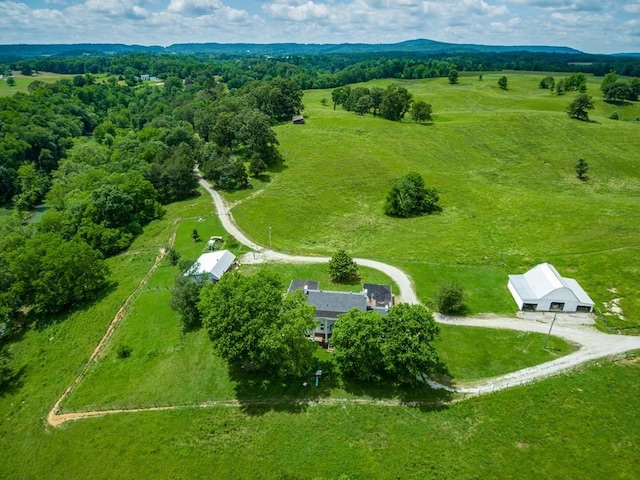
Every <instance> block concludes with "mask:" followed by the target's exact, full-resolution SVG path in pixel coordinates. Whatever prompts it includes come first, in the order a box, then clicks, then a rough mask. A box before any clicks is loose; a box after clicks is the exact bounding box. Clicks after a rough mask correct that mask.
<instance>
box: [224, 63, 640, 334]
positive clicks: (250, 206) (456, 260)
mask: <svg viewBox="0 0 640 480" xmlns="http://www.w3.org/2000/svg"><path fill="white" fill-rule="evenodd" d="M502 74H503V73H495V74H494V73H491V74H485V75H484V80H483V81H479V80H478V78H477V76H469V77H462V78H461V83H460V84H459V85H456V86H451V85H448V83H447V80H446V79H429V80H419V81H418V80H415V81H402V82H400V83H401V84H402V85H404V86H406V87H407V88H408V89H409V90H410V91H411V92H412V93H413V95H414V98H416V99H420V100H425V101H427V102H429V103H432V104H433V111H434V116H435V121H434V122H433V123H429V124H414V123H413V122H412V121H411V120H409V119H405V120H404V121H403V122H389V121H386V120H383V119H379V118H373V117H372V116H358V115H356V114H353V113H349V112H346V111H344V110H341V109H340V108H338V109H337V110H335V111H334V110H333V108H332V106H331V105H327V106H323V105H322V104H321V103H320V102H321V99H322V98H330V93H331V92H330V91H329V90H326V91H321V90H317V91H309V92H306V94H305V98H304V102H305V106H306V110H305V117H306V120H307V121H306V124H305V125H291V124H285V125H281V126H279V127H278V128H277V133H278V138H279V141H280V144H281V146H282V147H281V149H282V153H283V155H284V157H285V159H286V165H287V168H285V169H284V170H283V171H282V172H281V173H279V174H277V175H276V176H275V177H274V178H273V179H272V181H271V182H270V183H269V184H268V186H267V187H266V188H265V189H264V191H263V192H262V193H261V194H260V195H257V196H255V197H253V198H248V199H247V200H246V201H244V202H242V203H241V204H239V205H237V206H236V207H235V208H234V209H233V214H234V217H235V218H236V220H237V221H238V223H239V224H240V226H241V227H242V228H243V229H245V230H246V231H247V233H248V234H249V236H250V237H252V238H254V239H255V240H257V241H258V242H260V243H262V244H268V226H269V225H271V226H272V242H273V246H274V248H275V249H277V250H281V251H285V252H290V253H310V254H330V253H331V252H333V251H334V250H335V249H336V248H339V247H343V248H346V249H347V251H349V253H351V254H352V255H354V256H363V257H370V258H375V259H379V260H382V261H386V262H388V263H391V264H394V265H399V266H401V267H403V268H405V269H406V270H407V271H408V273H410V274H411V275H412V277H413V278H414V280H415V281H416V286H417V289H418V294H419V296H420V297H421V299H422V300H423V301H425V302H430V301H431V300H432V298H433V292H434V290H435V289H436V288H437V285H438V284H439V283H441V282H443V281H447V280H451V279H459V280H460V281H461V283H462V284H463V286H464V287H465V288H466V290H467V292H468V293H469V297H468V306H469V309H470V313H480V312H496V313H512V312H514V311H515V309H516V307H515V304H514V303H513V300H512V299H511V297H510V295H509V292H508V290H507V288H506V283H507V274H509V273H523V272H524V271H526V270H528V269H529V268H530V267H532V266H534V265H535V264H537V263H540V262H543V261H549V262H551V263H553V264H554V265H555V266H556V267H557V268H558V270H559V271H560V272H561V273H562V274H563V275H565V276H568V277H574V278H576V279H577V280H578V281H579V282H580V283H581V284H582V286H583V287H584V288H585V290H586V291H587V292H588V293H589V294H590V295H591V297H592V298H593V299H594V300H595V301H596V304H597V306H598V307H599V308H600V309H603V310H604V302H608V301H610V300H611V299H613V298H620V299H621V300H620V305H621V307H622V310H623V315H624V318H625V321H626V322H627V325H638V324H640V296H639V295H638V294H637V284H638V283H639V282H640V270H639V268H638V265H637V262H636V261H635V259H636V258H637V256H638V253H639V251H640V243H639V242H638V238H640V210H639V209H638V208H637V205H638V199H639V192H640V135H639V132H640V122H637V121H635V119H636V118H638V117H640V104H639V103H637V102H635V103H631V104H629V105H627V106H614V105H610V104H607V103H606V102H604V101H603V100H602V98H601V97H600V94H599V90H598V87H599V82H600V79H599V78H593V77H588V92H589V93H590V94H591V95H593V97H594V102H595V105H596V108H595V110H594V111H593V112H591V113H590V116H591V119H592V122H589V123H586V122H579V121H576V120H572V119H569V118H568V117H567V115H566V114H565V113H564V109H565V107H566V105H568V104H569V103H570V102H571V101H572V100H573V98H575V95H576V94H575V93H567V94H566V95H562V96H556V95H551V94H550V93H549V91H546V90H540V89H538V88H537V85H538V82H539V80H540V79H541V78H542V77H543V76H544V74H543V73H535V74H533V73H521V72H518V73H516V72H506V75H507V77H508V79H509V90H507V91H502V90H500V89H499V88H498V86H497V80H498V78H499V77H500V76H501V75H502ZM558 77H559V75H556V78H558ZM389 83H391V82H390V81H374V82H369V83H368V84H367V86H383V87H384V86H385V85H387V84H389ZM613 110H617V111H618V112H619V114H620V115H621V119H622V120H618V121H614V120H610V119H609V118H608V117H609V115H610V113H611V112H612V111H613ZM578 158H583V159H585V160H586V161H587V162H588V163H589V165H590V166H591V169H590V171H589V180H588V181H586V182H581V181H579V180H578V179H577V178H576V176H575V170H574V167H575V164H576V162H577V159H578ZM412 170H414V171H417V172H419V173H421V174H422V175H423V176H424V178H425V182H426V184H427V185H429V186H434V187H436V188H437V189H438V190H439V191H440V196H441V204H442V207H443V211H442V212H441V213H440V214H436V215H430V216H425V217H420V218H412V219H393V218H388V217H386V216H384V215H383V214H382V204H383V202H384V198H385V195H386V192H387V190H388V188H389V185H390V182H391V180H392V179H393V178H395V177H398V176H400V175H402V174H404V173H407V172H408V171H412ZM613 289H615V292H613Z"/></svg>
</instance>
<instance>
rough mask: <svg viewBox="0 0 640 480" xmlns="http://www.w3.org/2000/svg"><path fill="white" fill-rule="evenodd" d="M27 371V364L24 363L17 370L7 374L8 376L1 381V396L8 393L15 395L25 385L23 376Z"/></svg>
mask: <svg viewBox="0 0 640 480" xmlns="http://www.w3.org/2000/svg"><path fill="white" fill-rule="evenodd" d="M26 371H27V366H26V365H23V366H22V367H21V368H20V369H19V370H18V371H17V372H14V373H12V374H10V375H8V376H7V378H6V379H5V380H4V381H3V382H0V398H2V397H4V396H6V395H13V394H15V393H16V392H17V391H18V390H20V389H21V388H22V386H23V385H24V381H23V379H22V377H23V376H24V375H25V373H26Z"/></svg>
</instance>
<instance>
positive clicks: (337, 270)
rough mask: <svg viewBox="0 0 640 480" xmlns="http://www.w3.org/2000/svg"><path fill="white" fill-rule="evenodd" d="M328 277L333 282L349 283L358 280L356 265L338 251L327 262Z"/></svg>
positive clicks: (342, 252)
mask: <svg viewBox="0 0 640 480" xmlns="http://www.w3.org/2000/svg"><path fill="white" fill-rule="evenodd" d="M328 271H329V276H330V277H331V281H333V282H351V281H356V280H358V279H359V278H360V275H359V273H358V265H357V264H356V262H354V261H353V258H351V256H350V255H349V254H348V253H347V252H345V251H344V250H342V249H340V250H338V251H337V252H336V253H334V254H333V256H332V257H331V260H329V268H328Z"/></svg>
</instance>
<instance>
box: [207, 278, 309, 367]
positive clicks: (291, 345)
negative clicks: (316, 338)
mask: <svg viewBox="0 0 640 480" xmlns="http://www.w3.org/2000/svg"><path fill="white" fill-rule="evenodd" d="M283 291H284V286H283V284H282V280H281V279H280V277H279V276H278V275H277V274H275V273H273V272H269V271H266V270H261V271H259V272H258V273H256V274H255V275H251V276H246V275H240V274H239V273H237V272H232V273H227V274H225V275H224V276H223V277H222V278H221V279H220V281H219V282H218V283H216V284H207V285H205V287H204V288H203V289H202V292H201V294H200V302H199V304H198V308H199V309H200V312H201V314H202V323H203V325H204V327H205V328H206V330H207V333H208V334H209V338H210V339H211V341H212V343H213V347H214V350H215V351H216V352H217V353H218V354H219V355H220V356H221V357H222V358H224V359H225V360H227V361H228V362H229V363H230V364H232V365H235V366H239V367H251V368H253V369H260V370H263V371H266V372H268V373H271V374H273V375H276V376H280V377H285V376H300V375H304V374H306V373H307V372H308V371H309V369H310V367H311V365H312V363H313V351H314V350H315V348H316V345H315V343H314V342H311V341H309V339H308V338H307V332H309V331H311V330H313V328H314V327H315V324H316V322H315V320H314V315H313V312H314V307H312V306H309V305H307V304H306V300H305V298H304V295H303V294H302V292H299V291H298V292H294V293H291V294H288V295H286V296H283V294H282V292H283Z"/></svg>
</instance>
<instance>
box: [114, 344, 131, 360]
mask: <svg viewBox="0 0 640 480" xmlns="http://www.w3.org/2000/svg"><path fill="white" fill-rule="evenodd" d="M131 352H132V349H131V347H130V346H128V345H119V346H118V349H117V350H116V354H117V355H118V358H129V357H130V356H131Z"/></svg>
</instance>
